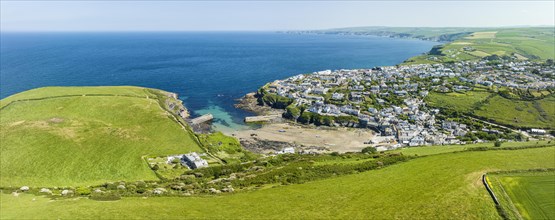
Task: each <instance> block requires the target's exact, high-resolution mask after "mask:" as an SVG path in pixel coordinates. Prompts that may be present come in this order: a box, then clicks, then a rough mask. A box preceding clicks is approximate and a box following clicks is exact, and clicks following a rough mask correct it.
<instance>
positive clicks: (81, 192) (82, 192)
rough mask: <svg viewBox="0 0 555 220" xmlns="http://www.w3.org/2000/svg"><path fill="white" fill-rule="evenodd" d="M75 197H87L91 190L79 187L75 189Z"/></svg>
mask: <svg viewBox="0 0 555 220" xmlns="http://www.w3.org/2000/svg"><path fill="white" fill-rule="evenodd" d="M75 193H77V195H82V196H88V195H90V194H91V189H90V188H89V187H84V186H80V187H77V189H75Z"/></svg>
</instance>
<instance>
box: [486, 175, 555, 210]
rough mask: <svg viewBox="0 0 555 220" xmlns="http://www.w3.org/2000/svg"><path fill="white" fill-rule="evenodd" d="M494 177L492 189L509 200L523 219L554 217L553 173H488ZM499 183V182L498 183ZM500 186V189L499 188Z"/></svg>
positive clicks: (554, 184) (554, 185)
mask: <svg viewBox="0 0 555 220" xmlns="http://www.w3.org/2000/svg"><path fill="white" fill-rule="evenodd" d="M488 176H489V178H493V179H494V181H495V182H494V183H495V185H494V187H497V189H496V188H494V190H495V191H496V194H497V195H498V196H501V197H508V198H510V201H508V200H505V201H506V202H507V203H512V205H514V206H511V205H510V204H508V205H507V206H505V207H515V208H516V210H518V213H519V214H520V216H522V217H523V218H525V219H554V218H555V173H554V172H553V171H551V172H526V173H506V174H495V175H488ZM499 183H500V184H499ZM501 188H502V189H501Z"/></svg>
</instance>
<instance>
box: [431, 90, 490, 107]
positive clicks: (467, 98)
mask: <svg viewBox="0 0 555 220" xmlns="http://www.w3.org/2000/svg"><path fill="white" fill-rule="evenodd" d="M489 95H490V93H489V92H486V91H476V92H474V91H469V92H465V93H458V92H450V93H437V92H431V93H430V94H429V95H428V96H427V97H426V99H425V100H426V103H428V105H430V106H432V107H441V108H450V109H453V110H457V111H460V112H471V111H472V109H473V108H474V105H475V104H476V103H477V102H479V101H483V100H485V99H486V98H487V97H488V96H489Z"/></svg>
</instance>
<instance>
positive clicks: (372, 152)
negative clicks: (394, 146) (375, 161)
mask: <svg viewBox="0 0 555 220" xmlns="http://www.w3.org/2000/svg"><path fill="white" fill-rule="evenodd" d="M361 152H362V153H370V154H374V153H376V152H378V150H376V148H375V147H365V148H363V149H362V151H361Z"/></svg>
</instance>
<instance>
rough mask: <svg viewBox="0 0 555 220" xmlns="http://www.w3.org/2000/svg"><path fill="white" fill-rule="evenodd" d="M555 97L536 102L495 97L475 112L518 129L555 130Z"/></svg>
mask: <svg viewBox="0 0 555 220" xmlns="http://www.w3.org/2000/svg"><path fill="white" fill-rule="evenodd" d="M554 106H555V97H553V96H549V97H547V98H543V99H540V100H535V101H523V100H513V99H507V98H504V97H501V96H495V97H493V98H491V99H489V101H488V102H487V103H486V104H484V105H482V106H480V107H479V108H478V109H476V110H475V111H474V113H475V114H476V115H478V116H481V117H485V118H489V119H493V120H494V121H496V122H499V123H502V124H507V125H512V126H516V127H532V128H538V127H541V128H549V129H553V128H555V107H554Z"/></svg>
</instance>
